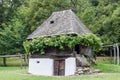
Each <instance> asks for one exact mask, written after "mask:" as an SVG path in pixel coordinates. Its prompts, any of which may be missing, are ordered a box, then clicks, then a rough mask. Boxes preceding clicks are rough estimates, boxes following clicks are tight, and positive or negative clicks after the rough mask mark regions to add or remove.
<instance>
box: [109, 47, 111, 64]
mask: <svg viewBox="0 0 120 80" xmlns="http://www.w3.org/2000/svg"><path fill="white" fill-rule="evenodd" d="M109 49H110V63H111V64H112V48H111V47H110V48H109Z"/></svg>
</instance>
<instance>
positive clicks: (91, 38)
mask: <svg viewBox="0 0 120 80" xmlns="http://www.w3.org/2000/svg"><path fill="white" fill-rule="evenodd" d="M75 45H81V46H91V47H92V48H93V50H94V51H97V50H100V49H101V46H102V42H101V40H100V38H98V37H97V36H95V35H93V34H90V35H85V36H80V35H77V36H72V35H69V36H68V35H61V36H53V37H40V38H36V39H33V40H31V41H25V42H24V43H23V46H24V48H25V51H26V52H27V53H31V54H33V53H35V52H40V53H41V54H45V49H46V48H47V47H58V48H59V49H60V50H64V48H65V47H69V48H74V47H75Z"/></svg>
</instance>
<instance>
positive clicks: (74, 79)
mask: <svg viewBox="0 0 120 80" xmlns="http://www.w3.org/2000/svg"><path fill="white" fill-rule="evenodd" d="M0 80H120V73H100V74H94V75H85V76H68V77H45V76H33V75H31V74H28V73H27V69H22V70H21V69H20V68H19V67H0Z"/></svg>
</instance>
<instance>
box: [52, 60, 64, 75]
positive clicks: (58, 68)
mask: <svg viewBox="0 0 120 80" xmlns="http://www.w3.org/2000/svg"><path fill="white" fill-rule="evenodd" d="M54 75H56V76H58V75H59V76H64V75H65V60H55V61H54Z"/></svg>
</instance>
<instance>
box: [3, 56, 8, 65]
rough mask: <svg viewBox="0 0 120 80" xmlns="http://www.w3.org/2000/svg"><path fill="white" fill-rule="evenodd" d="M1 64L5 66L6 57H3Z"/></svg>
mask: <svg viewBox="0 0 120 80" xmlns="http://www.w3.org/2000/svg"><path fill="white" fill-rule="evenodd" d="M3 66H7V65H6V57H3Z"/></svg>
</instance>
